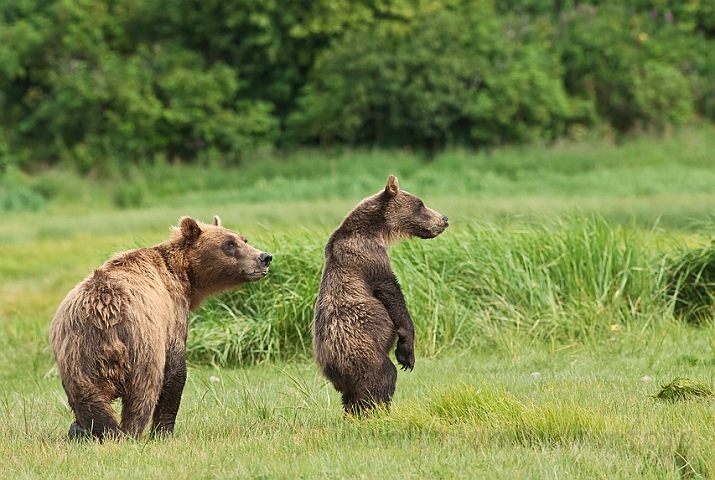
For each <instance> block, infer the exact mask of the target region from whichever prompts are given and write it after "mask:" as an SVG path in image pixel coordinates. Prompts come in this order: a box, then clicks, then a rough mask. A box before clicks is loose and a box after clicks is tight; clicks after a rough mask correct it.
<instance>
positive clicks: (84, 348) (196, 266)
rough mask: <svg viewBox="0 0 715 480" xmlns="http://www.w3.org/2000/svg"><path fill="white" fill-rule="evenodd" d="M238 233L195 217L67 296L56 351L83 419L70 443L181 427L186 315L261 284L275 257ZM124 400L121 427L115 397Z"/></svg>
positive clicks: (54, 335) (53, 336) (55, 331)
mask: <svg viewBox="0 0 715 480" xmlns="http://www.w3.org/2000/svg"><path fill="white" fill-rule="evenodd" d="M246 242H247V241H246V238H245V237H243V236H241V235H240V234H238V233H236V232H233V231H231V230H228V229H226V228H223V227H222V226H221V221H220V220H219V218H218V217H214V222H213V225H206V224H203V223H197V222H196V221H195V220H193V219H192V218H189V217H184V218H182V219H181V223H180V226H179V227H178V228H174V229H172V232H171V238H170V239H169V240H167V241H165V242H163V243H160V244H159V245H155V246H153V247H150V248H141V249H138V250H132V251H128V252H124V253H119V254H117V255H115V256H114V257H112V258H111V259H110V260H108V261H107V262H106V263H105V264H104V265H102V266H101V267H100V268H98V269H97V270H95V271H94V273H92V274H91V275H90V276H89V277H87V278H86V279H85V280H84V281H82V282H81V283H80V284H79V285H77V286H76V287H75V288H74V289H73V290H72V291H71V292H70V293H68V294H67V297H65V299H64V301H63V302H62V303H61V304H60V306H59V308H58V310H57V313H56V314H55V317H54V319H53V320H52V324H51V325H50V344H51V345H52V351H53V352H54V354H55V359H56V361H57V368H58V370H59V374H60V378H61V379H62V386H63V387H64V389H65V392H66V393H67V399H68V400H69V404H70V407H71V408H72V411H73V412H74V415H75V418H76V422H75V423H74V424H72V427H70V437H78V436H84V435H89V433H90V432H91V434H92V435H94V437H96V438H98V439H100V440H101V439H102V438H103V437H105V436H107V435H109V436H113V437H119V436H121V435H124V434H127V435H131V436H134V437H137V436H139V435H141V433H142V432H143V431H144V429H145V428H146V426H147V424H148V423H149V420H151V421H152V432H153V433H171V432H172V431H173V430H174V422H175V420H176V414H177V412H178V410H179V403H180V401H181V394H182V391H183V389H184V383H185V382H186V332H187V325H188V319H189V311H190V310H193V309H195V308H197V307H198V306H199V305H200V304H201V301H202V300H203V299H204V298H205V297H206V296H207V295H211V294H215V293H218V292H221V291H224V290H228V289H231V288H235V287H238V286H239V285H241V284H242V283H245V282H253V281H256V280H259V279H261V278H263V277H264V276H265V275H266V273H267V272H268V266H269V264H270V262H271V259H272V257H271V255H269V254H267V253H264V252H261V251H260V250H257V249H255V248H253V247H252V246H250V245H248V244H247V243H246ZM116 398H121V399H122V417H121V423H117V420H116V418H115V415H114V410H113V409H112V407H111V404H110V403H111V402H112V400H114V399H116Z"/></svg>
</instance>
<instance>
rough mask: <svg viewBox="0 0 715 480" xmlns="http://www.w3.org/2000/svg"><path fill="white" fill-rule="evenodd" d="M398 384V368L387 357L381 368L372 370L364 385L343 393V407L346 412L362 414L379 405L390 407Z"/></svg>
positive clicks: (364, 380)
mask: <svg viewBox="0 0 715 480" xmlns="http://www.w3.org/2000/svg"><path fill="white" fill-rule="evenodd" d="M396 385H397V368H395V365H394V364H393V363H392V361H390V359H389V358H388V357H385V358H384V360H383V362H382V365H381V367H380V368H376V369H374V370H370V371H369V373H368V374H367V376H366V378H364V379H363V383H362V385H358V386H357V388H356V389H355V391H354V392H348V393H343V408H344V410H345V413H346V414H349V415H362V414H364V413H368V412H370V411H371V410H373V409H374V408H375V407H376V406H377V405H382V406H384V407H386V408H389V407H390V403H391V402H392V396H393V395H394V394H395V386H396Z"/></svg>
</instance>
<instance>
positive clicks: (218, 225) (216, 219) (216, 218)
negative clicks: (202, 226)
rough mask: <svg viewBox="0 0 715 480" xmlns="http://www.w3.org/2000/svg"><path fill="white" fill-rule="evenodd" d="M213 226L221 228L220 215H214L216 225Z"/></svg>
mask: <svg viewBox="0 0 715 480" xmlns="http://www.w3.org/2000/svg"><path fill="white" fill-rule="evenodd" d="M213 226H214V227H220V226H221V219H220V218H218V215H214V223H213Z"/></svg>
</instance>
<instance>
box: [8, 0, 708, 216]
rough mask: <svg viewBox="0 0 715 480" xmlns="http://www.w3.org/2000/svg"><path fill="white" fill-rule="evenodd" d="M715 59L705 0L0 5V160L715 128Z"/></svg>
mask: <svg viewBox="0 0 715 480" xmlns="http://www.w3.org/2000/svg"><path fill="white" fill-rule="evenodd" d="M713 52H715V0H687V1H680V0H623V1H621V0H595V1H593V2H590V3H589V4H585V3H580V2H576V1H571V0H543V1H536V0H504V1H498V2H497V1H489V0H356V1H352V0H351V1H348V0H315V1H305V0H202V1H196V0H16V1H12V2H2V3H0V165H1V166H2V171H3V172H5V174H6V175H5V176H6V177H7V175H8V174H7V172H8V171H12V170H13V169H15V170H21V171H25V172H33V171H37V170H38V169H42V168H45V167H46V166H48V165H49V166H54V165H61V166H68V167H70V168H72V169H73V170H76V171H78V172H80V173H81V174H87V173H89V172H99V173H100V174H105V175H116V174H120V175H122V174H126V171H127V168H128V167H129V166H131V165H145V164H148V163H151V164H153V163H157V162H168V163H179V162H180V163H200V164H221V165H225V166H235V165H239V164H242V163H243V164H245V163H247V162H251V161H253V160H255V159H256V158H260V157H261V156H262V155H266V152H269V154H270V155H275V154H280V152H286V151H290V150H294V149H296V148H298V147H314V146H321V147H331V148H336V147H337V148H342V147H344V146H347V147H351V148H353V147H368V148H372V147H384V148H403V149H408V150H410V151H417V152H422V153H424V154H425V155H426V158H430V157H431V156H432V155H434V153H435V152H438V151H440V150H442V149H444V148H449V147H467V148H484V147H489V148H491V147H494V146H500V145H505V144H523V143H533V142H553V141H554V140H558V139H560V138H568V139H573V140H579V139H581V138H583V137H584V136H585V135H587V134H589V132H594V131H595V132H597V134H598V135H599V136H600V137H601V138H603V137H606V138H608V139H616V140H618V139H621V138H623V136H624V135H629V134H633V133H639V132H656V133H668V132H670V131H671V130H672V128H673V127H677V126H679V125H682V124H684V123H688V122H692V121H694V120H697V121H706V122H712V121H715V55H714V54H713ZM12 179H13V181H12V182H10V181H9V180H10V178H9V177H7V178H6V179H5V180H6V181H5V182H4V183H5V185H4V189H5V195H6V196H7V195H8V194H7V191H8V189H10V188H11V187H10V186H8V185H7V184H8V183H15V184H16V183H17V181H16V180H17V178H15V177H13V178H12ZM45 190H47V189H45ZM35 193H37V194H39V195H44V196H48V195H51V193H52V192H48V191H43V190H42V189H39V190H37V189H36V192H35ZM24 196H25V197H28V196H29V197H32V195H31V194H28V193H27V192H25V195H24ZM24 202H25V203H29V204H32V199H31V198H30V200H26V201H24ZM12 203H13V202H8V201H6V202H5V204H6V209H7V208H8V206H7V205H8V204H12ZM22 203H23V200H22V199H20V200H18V201H15V202H14V204H22Z"/></svg>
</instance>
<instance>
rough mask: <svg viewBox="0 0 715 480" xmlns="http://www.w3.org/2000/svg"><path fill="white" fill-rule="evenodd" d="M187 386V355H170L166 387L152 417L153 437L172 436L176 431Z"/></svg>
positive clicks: (180, 353) (165, 375) (164, 386)
mask: <svg viewBox="0 0 715 480" xmlns="http://www.w3.org/2000/svg"><path fill="white" fill-rule="evenodd" d="M185 384H186V354H185V352H183V351H182V352H177V353H176V354H173V355H170V356H169V358H167V360H166V368H165V372H164V385H163V387H162V389H161V395H160V396H159V402H158V403H157V404H156V409H155V410H154V416H153V417H152V428H151V433H152V435H156V434H170V433H172V432H173V431H174V425H175V423H176V415H177V414H178V413H179V404H180V403H181V394H182V393H183V391H184V385H185Z"/></svg>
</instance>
